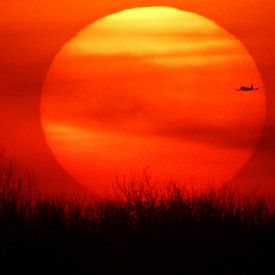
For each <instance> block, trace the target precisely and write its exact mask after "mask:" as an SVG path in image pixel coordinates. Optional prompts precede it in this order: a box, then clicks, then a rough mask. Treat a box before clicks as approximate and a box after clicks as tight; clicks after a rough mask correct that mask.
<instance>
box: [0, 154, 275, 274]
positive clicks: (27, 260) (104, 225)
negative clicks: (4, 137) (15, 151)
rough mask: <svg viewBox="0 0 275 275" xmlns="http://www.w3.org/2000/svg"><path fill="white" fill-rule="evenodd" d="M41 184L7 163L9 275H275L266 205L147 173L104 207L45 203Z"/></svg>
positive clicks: (2, 188)
mask: <svg viewBox="0 0 275 275" xmlns="http://www.w3.org/2000/svg"><path fill="white" fill-rule="evenodd" d="M34 183H35V178H34V177H33V176H31V175H30V174H29V173H27V172H26V171H25V170H24V169H22V168H20V166H19V165H17V164H16V163H15V162H14V161H10V160H7V159H6V158H5V157H3V156H2V159H1V168H0V243H1V248H0V251H1V254H0V261H1V267H2V270H7V271H6V273H4V274H15V272H23V273H27V274H38V273H39V274H167V275H168V274H172V275H174V274H175V275H176V274H188V275H189V274H219V275H220V274H234V275H235V274H272V272H271V273H270V272H269V269H270V268H272V269H273V265H272V260H273V257H274V244H275V215H274V211H273V210H272V209H271V207H269V206H268V204H267V203H266V201H265V200H264V199H263V198H258V197H257V196H250V197H248V196H247V197H244V196H240V195H238V194H236V193H234V192H231V191H230V190H228V189H225V188H224V189H222V190H219V191H214V190H209V191H208V192H200V193H199V192H198V193H195V192H193V191H190V190H188V189H187V188H184V186H177V184H175V183H172V182H171V184H170V185H169V186H170V187H169V188H164V187H163V186H164V185H162V184H161V183H159V182H157V181H155V180H153V179H152V178H151V177H150V176H149V175H147V174H144V176H143V177H133V178H131V179H129V180H123V181H120V180H117V182H116V187H115V192H114V194H115V195H113V196H109V197H108V198H105V199H101V200H88V199H86V198H85V199H83V198H77V197H76V198H66V197H51V198H49V197H48V198H45V197H41V196H39V195H38V194H36V193H35V192H33V190H32V186H33V184H34ZM166 186H167V185H166ZM272 269H271V271H272ZM273 270H274V269H273Z"/></svg>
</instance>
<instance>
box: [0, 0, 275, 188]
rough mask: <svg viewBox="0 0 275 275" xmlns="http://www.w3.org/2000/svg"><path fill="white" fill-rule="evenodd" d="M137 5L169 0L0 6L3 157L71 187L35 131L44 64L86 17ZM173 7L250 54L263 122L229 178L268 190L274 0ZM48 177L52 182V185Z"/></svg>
mask: <svg viewBox="0 0 275 275" xmlns="http://www.w3.org/2000/svg"><path fill="white" fill-rule="evenodd" d="M142 5H146V6H149V5H171V1H123V0H122V1H114V0H113V1H106V2H104V4H103V2H102V1H88V0H87V1H82V0H78V1H71V0H69V1H68V0H67V1H53V0H49V1H43V2H42V1H31V0H28V1H23V0H21V1H19V0H17V1H14V0H10V1H5V2H3V3H1V11H2V12H3V11H4V12H3V14H1V17H0V30H1V38H0V39H1V41H0V42H1V43H0V47H1V51H0V60H1V63H0V89H1V93H0V100H1V101H0V105H1V109H0V112H1V116H0V125H1V126H0V129H1V135H0V142H1V143H2V144H4V146H5V147H6V149H7V151H8V153H9V154H10V155H12V156H14V157H15V158H16V159H18V160H19V161H20V162H21V163H23V164H24V165H25V166H27V167H31V168H32V169H34V170H36V171H37V173H38V176H39V178H41V179H43V180H42V181H44V182H43V187H44V188H46V189H47V188H48V189H50V190H59V191H60V190H63V188H64V186H70V188H71V190H77V189H78V185H77V184H75V183H74V181H73V180H72V179H70V178H69V177H68V176H67V175H66V174H65V173H64V172H63V171H62V169H61V167H60V166H59V164H58V163H56V162H55V160H54V158H53V156H52V154H51V152H50V151H49V149H48V147H47V145H46V143H45V140H44V137H43V134H42V131H41V126H40V118H39V101H40V95H41V87H42V85H43V80H44V77H45V75H46V72H47V70H48V67H49V65H50V63H51V61H52V60H53V58H54V56H55V55H56V53H57V52H58V51H59V50H60V48H61V47H62V46H63V45H64V43H66V42H67V41H68V40H69V39H70V38H71V37H72V36H74V35H75V33H76V32H77V31H79V30H80V29H82V28H83V27H84V26H86V25H88V24H90V23H91V22H92V21H93V20H94V19H97V18H100V17H102V16H103V15H106V14H107V13H113V12H114V11H118V10H121V9H124V8H128V7H135V6H142ZM173 5H174V6H175V7H178V8H182V9H185V10H191V11H194V12H196V13H199V14H201V15H204V16H206V17H208V18H210V19H212V20H215V21H216V22H217V23H218V24H220V25H221V26H222V27H224V28H226V29H227V30H228V31H230V32H231V33H233V34H234V35H235V36H237V37H238V38H239V39H240V40H241V41H242V43H243V44H245V46H246V47H247V48H248V50H249V52H250V53H251V54H252V56H253V58H254V59H255V61H256V64H257V66H258V68H259V69H260V72H261V74H262V78H263V81H264V83H265V88H266V96H267V124H266V127H265V131H264V135H263V138H262V140H261V143H260V145H259V147H258V149H257V151H256V152H255V154H254V156H253V157H252V159H251V160H250V162H249V163H248V164H247V165H246V167H245V168H244V169H243V171H242V172H241V173H240V174H239V176H238V177H237V178H236V180H242V181H245V182H246V183H247V185H253V184H256V183H257V182H264V185H263V184H262V183H260V185H261V188H263V189H264V190H271V191H273V192H274V193H275V187H273V182H274V180H275V171H274V168H273V164H274V162H275V130H274V126H275V96H274V93H273V90H274V88H275V81H274V79H273V76H274V75H275V53H274V51H273V49H274V46H275V38H274V37H275V26H274V24H272V22H273V18H274V14H275V4H274V3H273V2H272V1H271V0H269V1H267V0H261V1H260V0H259V1H258V0H257V1H248V0H246V1H245V0H240V1H234V2H233V1H227V0H226V1H218V0H209V1H203V0H201V1H195V0H193V1H173ZM64 10H65V11H66V12H64ZM56 182H59V183H60V184H58V186H57V184H56ZM66 188H67V187H66Z"/></svg>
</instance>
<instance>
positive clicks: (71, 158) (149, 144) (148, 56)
mask: <svg viewBox="0 0 275 275" xmlns="http://www.w3.org/2000/svg"><path fill="white" fill-rule="evenodd" d="M251 81H253V82H254V83H255V84H256V85H257V86H260V87H263V83H262V80H261V77H260V75H259V72H258V70H257V68H256V65H255V64H254V61H253V59H252V58H251V56H250V55H249V53H248V52H247V50H246V49H245V48H244V46H243V45H242V44H241V43H240V42H239V41H238V40H237V39H236V38H235V37H234V36H232V35H231V34H229V33H228V32H227V31H226V30H224V29H223V28H221V27H220V26H218V25H217V24H216V23H214V22H213V21H210V20H208V19H206V18H204V17H202V16H199V15H197V14H194V13H190V12H184V11H181V10H177V9H174V8H167V7H150V8H136V9H131V10H125V11H122V12H119V13H117V14H113V15H110V16H107V17H105V18H102V19H100V20H98V21H97V22H95V23H93V24H91V25H89V26H87V28H85V29H83V30H82V31H80V32H79V33H78V34H77V35H76V36H75V37H74V38H73V39H72V40H70V41H69V42H68V43H67V44H65V45H64V47H63V48H62V49H61V51H60V52H59V54H58V55H57V56H56V58H55V60H54V62H53V63H52V66H51V67H50V69H49V72H48V75H47V78H46V81H45V85H44V89H43V95H42V100H41V117H42V124H43V127H44V131H45V136H46V138H47V141H48V144H49V146H50V148H51V149H52V151H53V153H54V155H55V156H56V158H57V160H58V161H59V162H60V163H61V164H62V166H63V167H64V168H65V170H66V171H67V172H68V173H69V174H70V175H72V176H73V177H74V178H75V179H77V180H78V182H80V183H81V184H83V185H84V186H86V187H87V188H88V189H90V190H91V191H93V192H97V193H102V192H104V191H106V190H107V191H108V190H110V187H111V185H112V182H113V180H114V178H115V177H116V176H129V175H131V174H132V173H137V174H139V173H142V172H143V171H144V169H147V168H148V167H150V173H151V174H152V175H153V176H156V177H159V178H169V177H173V178H179V179H182V180H184V181H186V182H191V181H192V183H193V184H195V185H196V186H202V185H205V184H207V183H208V182H209V181H211V182H213V183H215V184H217V185H219V184H221V183H224V181H225V180H229V179H231V178H232V177H233V176H234V175H235V174H236V173H237V172H238V170H239V169H240V168H241V167H242V166H243V165H244V164H245V163H246V162H247V161H248V159H249V157H250V156H251V154H252V152H253V150H254V149H255V146H256V144H257V142H258V139H259V137H260V135H261V131H262V127H263V121H264V118H265V95H264V89H261V90H260V91H259V92H254V93H249V94H242V93H236V92H235V90H234V87H237V86H240V85H242V84H247V85H250V84H251V83H250V82H251Z"/></svg>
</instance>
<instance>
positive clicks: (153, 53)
mask: <svg viewBox="0 0 275 275" xmlns="http://www.w3.org/2000/svg"><path fill="white" fill-rule="evenodd" d="M141 11H142V12H141ZM76 38H81V39H74V40H72V41H71V43H69V44H68V45H67V46H66V47H65V49H64V50H65V51H66V52H67V53H68V54H71V55H85V56H126V57H139V58H143V60H142V61H143V62H146V63H154V64H157V65H163V66H174V67H179V66H190V65H191V66H194V65H195V66H196V65H199V66H202V65H205V64H209V63H211V61H212V60H213V62H214V63H215V64H217V63H224V62H234V61H235V60H236V59H239V60H240V59H241V56H239V55H238V54H237V52H238V51H239V48H238V47H239V45H236V43H235V41H234V40H233V39H229V38H228V35H227V36H226V35H225V33H224V31H223V30H222V29H221V28H220V27H219V26H218V25H217V24H216V23H214V22H212V21H211V20H206V19H205V18H204V17H202V16H199V15H196V14H191V13H189V12H185V11H179V10H177V9H174V8H168V7H150V8H146V9H141V8H136V9H131V10H125V11H122V12H120V13H117V14H113V15H110V16H107V17H105V18H104V19H103V20H99V21H97V22H95V23H93V24H91V25H90V26H88V27H87V28H86V29H85V30H84V31H81V32H80V33H79V34H78V35H77V36H76ZM201 56H203V59H201ZM200 60H201V62H199V61H200Z"/></svg>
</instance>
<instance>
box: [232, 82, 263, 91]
mask: <svg viewBox="0 0 275 275" xmlns="http://www.w3.org/2000/svg"><path fill="white" fill-rule="evenodd" d="M259 89H260V88H258V87H254V84H253V83H252V84H251V86H250V87H246V86H241V87H240V88H237V89H236V88H235V90H236V91H238V92H252V91H258V90H259Z"/></svg>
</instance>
